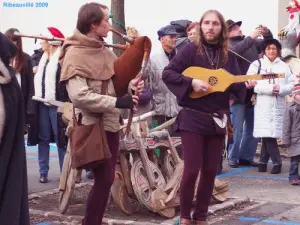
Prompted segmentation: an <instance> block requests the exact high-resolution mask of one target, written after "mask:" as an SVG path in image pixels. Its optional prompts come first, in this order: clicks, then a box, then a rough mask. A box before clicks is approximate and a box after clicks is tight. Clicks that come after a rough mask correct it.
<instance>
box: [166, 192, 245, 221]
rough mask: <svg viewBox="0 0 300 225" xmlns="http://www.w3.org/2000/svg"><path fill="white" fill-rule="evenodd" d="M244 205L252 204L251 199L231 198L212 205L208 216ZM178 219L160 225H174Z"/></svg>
mask: <svg viewBox="0 0 300 225" xmlns="http://www.w3.org/2000/svg"><path fill="white" fill-rule="evenodd" d="M244 203H250V198H249V197H244V198H236V197H233V198H229V199H228V200H227V201H225V202H224V203H220V204H215V205H212V206H211V207H209V210H208V216H211V215H213V214H215V213H217V212H219V211H221V210H226V209H230V208H234V207H237V206H239V205H242V204H244ZM178 219H179V216H177V217H174V218H173V219H170V220H166V221H164V222H162V223H160V225H173V224H174V223H175V221H176V220H178Z"/></svg>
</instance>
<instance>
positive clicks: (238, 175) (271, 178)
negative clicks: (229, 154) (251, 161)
mask: <svg viewBox="0 0 300 225" xmlns="http://www.w3.org/2000/svg"><path fill="white" fill-rule="evenodd" d="M232 176H233V177H245V178H254V179H262V180H283V181H288V180H289V179H288V178H287V177H276V176H274V177H273V176H256V175H251V174H234V175H232Z"/></svg>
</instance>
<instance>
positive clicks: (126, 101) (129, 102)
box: [116, 95, 133, 109]
mask: <svg viewBox="0 0 300 225" xmlns="http://www.w3.org/2000/svg"><path fill="white" fill-rule="evenodd" d="M116 108H119V109H133V98H132V96H130V95H125V96H122V97H117V101H116Z"/></svg>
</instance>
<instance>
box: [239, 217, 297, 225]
mask: <svg viewBox="0 0 300 225" xmlns="http://www.w3.org/2000/svg"><path fill="white" fill-rule="evenodd" d="M239 220H241V221H252V222H261V223H265V224H275V225H300V222H288V221H280V220H270V219H260V218H256V217H247V216H240V217H239Z"/></svg>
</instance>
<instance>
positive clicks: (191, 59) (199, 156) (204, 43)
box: [162, 10, 255, 225]
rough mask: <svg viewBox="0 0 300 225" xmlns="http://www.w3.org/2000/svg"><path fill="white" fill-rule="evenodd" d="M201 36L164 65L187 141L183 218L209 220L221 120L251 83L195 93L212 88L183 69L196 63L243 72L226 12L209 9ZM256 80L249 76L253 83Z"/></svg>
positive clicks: (221, 140) (222, 134) (220, 146)
mask: <svg viewBox="0 0 300 225" xmlns="http://www.w3.org/2000/svg"><path fill="white" fill-rule="evenodd" d="M200 27H201V28H200V37H199V40H198V42H197V43H189V44H187V45H186V46H185V47H184V48H182V49H181V50H180V51H179V52H178V53H177V54H176V56H175V57H174V58H173V59H172V61H171V62H170V64H169V65H168V66H167V67H166V68H165V69H164V72H163V76H162V79H163V81H164V82H165V84H166V86H167V87H168V88H169V89H170V91H171V92H172V93H173V94H174V95H175V96H176V97H177V99H178V104H179V106H181V107H182V110H181V111H180V112H179V114H178V116H177V120H176V128H177V130H179V131H180V135H181V139H182V145H183V159H184V165H185V166H184V172H183V177H182V181H181V186H180V211H181V218H180V224H191V223H192V220H193V221H194V223H196V224H197V225H200V224H201V225H207V224H208V223H207V221H206V217H207V212H208V206H209V202H210V199H211V196H212V192H213V186H214V180H215V176H216V173H217V167H218V164H219V161H220V157H221V154H222V150H223V148H224V141H225V134H226V129H227V127H226V126H221V125H218V124H219V123H217V122H216V121H218V120H220V119H221V120H226V118H228V114H229V96H230V94H234V95H235V96H236V97H237V98H239V99H241V100H244V98H245V91H243V89H244V87H245V84H244V83H242V84H233V85H231V86H230V87H229V88H228V89H227V90H226V91H225V92H215V93H212V94H209V95H206V96H204V97H202V98H197V99H192V98H189V94H190V93H191V91H195V92H206V91H207V90H208V86H209V84H208V83H206V82H205V81H202V80H198V79H192V78H189V77H185V76H183V75H182V72H183V71H184V70H185V69H187V68H188V67H190V66H197V67H202V68H207V69H214V70H215V69H219V68H224V69H225V70H227V71H229V72H230V73H232V74H234V75H237V74H240V69H239V66H238V63H237V59H236V57H235V55H233V54H232V53H231V52H229V51H228V30H227V26H226V23H225V20H224V18H223V16H222V15H221V14H220V13H219V12H218V11H216V10H209V11H207V12H206V13H204V15H203V16H202V18H201V20H200ZM254 85H255V82H253V81H249V83H247V84H246V86H247V87H248V88H251V87H253V86H254ZM200 169H201V177H200V181H199V185H198V190H197V198H196V207H195V210H194V213H193V216H192V218H191V209H192V201H193V198H194V190H195V182H196V179H197V176H198V173H199V170H200Z"/></svg>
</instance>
